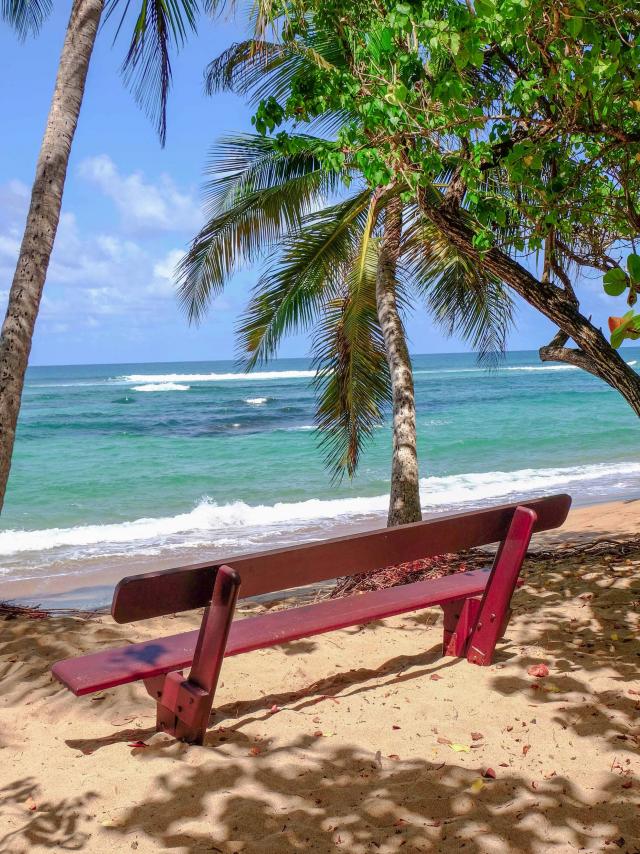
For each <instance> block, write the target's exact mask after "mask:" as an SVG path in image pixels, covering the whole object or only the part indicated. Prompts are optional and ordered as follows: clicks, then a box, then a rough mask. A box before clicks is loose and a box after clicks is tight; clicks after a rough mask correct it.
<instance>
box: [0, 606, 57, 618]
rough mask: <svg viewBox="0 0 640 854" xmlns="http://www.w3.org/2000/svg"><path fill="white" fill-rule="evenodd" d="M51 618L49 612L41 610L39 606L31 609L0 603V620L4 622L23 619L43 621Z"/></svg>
mask: <svg viewBox="0 0 640 854" xmlns="http://www.w3.org/2000/svg"><path fill="white" fill-rule="evenodd" d="M49 616H51V615H50V613H49V611H45V610H43V609H42V608H41V607H40V606H39V605H34V606H33V607H32V608H31V607H28V606H25V605H13V604H11V603H10V602H0V618H2V619H4V620H17V619H18V617H24V618H25V619H27V620H45V619H46V618H47V617H49Z"/></svg>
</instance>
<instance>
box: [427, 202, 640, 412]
mask: <svg viewBox="0 0 640 854" xmlns="http://www.w3.org/2000/svg"><path fill="white" fill-rule="evenodd" d="M419 200H420V206H421V209H422V212H423V213H424V214H425V216H427V217H428V218H429V219H430V220H431V221H432V222H433V223H435V225H437V226H438V228H440V230H441V231H442V232H443V234H445V235H446V236H447V238H448V239H449V240H450V241H451V242H452V243H453V244H454V245H455V246H456V247H457V248H458V249H459V250H460V251H461V252H463V253H464V254H465V255H467V256H468V257H471V258H474V259H475V260H476V261H477V262H478V264H481V265H482V266H484V267H485V268H486V269H487V270H489V271H490V272H491V273H493V274H494V275H496V276H498V277H499V278H500V279H501V280H502V281H503V282H504V283H505V284H507V285H508V286H509V287H511V288H512V289H513V290H514V291H515V292H516V293H518V294H520V296H521V297H522V298H523V299H525V300H526V301H527V302H528V303H529V304H530V305H532V306H533V307H534V308H536V309H537V310H538V311H539V312H541V314H544V316H545V317H548V318H549V320H551V321H553V323H555V325H556V326H557V327H558V328H559V329H560V330H561V333H563V334H561V333H559V334H558V335H556V337H555V338H554V341H553V342H552V343H551V344H550V345H549V346H548V347H543V348H542V351H541V357H542V358H543V359H547V360H548V359H549V358H552V357H555V358H557V359H558V360H559V361H566V362H569V363H570V364H574V365H576V366H579V367H581V368H582V369H583V370H586V371H589V373H591V374H594V376H597V377H599V378H600V379H601V380H604V382H606V383H608V385H610V386H611V387H612V388H614V389H616V391H618V392H620V394H621V395H622V396H623V397H624V399H625V400H626V401H627V403H628V404H629V406H631V408H632V409H633V411H634V412H635V413H636V415H639V416H640V376H639V375H638V374H636V372H635V371H634V370H632V368H631V367H630V366H629V365H627V363H626V362H625V360H624V359H623V358H622V356H621V355H620V354H619V353H618V351H617V350H615V349H614V348H613V347H612V346H611V344H610V343H609V342H608V341H607V339H606V338H605V337H604V335H603V334H602V332H601V331H600V329H597V328H596V327H595V326H593V324H592V323H590V322H589V320H588V319H587V318H586V317H585V316H584V315H583V314H581V313H580V310H579V308H578V306H577V304H576V302H575V299H572V298H571V295H570V294H566V293H565V291H564V290H563V289H562V288H559V287H557V286H556V285H553V284H552V283H551V282H542V281H539V280H538V279H536V277H535V276H534V275H532V274H531V273H530V272H529V271H528V270H526V269H525V268H524V267H522V266H521V265H520V264H518V262H517V261H514V260H513V258H510V257H509V256H508V255H505V254H504V253H503V252H501V251H500V250H499V249H490V250H489V251H488V252H483V253H480V252H478V250H477V249H475V248H474V246H473V235H472V232H471V230H470V229H469V228H468V226H467V225H466V224H465V223H464V222H463V220H462V218H461V216H460V213H459V212H458V211H455V210H451V209H448V208H447V207H440V208H436V207H434V206H432V205H431V204H429V202H428V200H427V199H426V198H425V196H424V194H423V193H422V192H421V193H420V194H419ZM569 338H571V339H573V341H575V343H576V344H577V345H578V348H579V349H578V350H575V349H568V348H565V347H563V346H558V344H559V343H560V342H562V344H564V343H566V341H567V340H568V339H569Z"/></svg>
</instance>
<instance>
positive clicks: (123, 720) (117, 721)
mask: <svg viewBox="0 0 640 854" xmlns="http://www.w3.org/2000/svg"><path fill="white" fill-rule="evenodd" d="M136 717H137V715H126V717H124V718H115V720H112V721H110V723H111V726H126V725H127V724H130V723H131V721H135V719H136Z"/></svg>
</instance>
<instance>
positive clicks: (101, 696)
mask: <svg viewBox="0 0 640 854" xmlns="http://www.w3.org/2000/svg"><path fill="white" fill-rule="evenodd" d="M106 696H107V695H106V694H94V695H93V697H92V698H91V702H92V703H97V701H98V700H104V699H105V697H106Z"/></svg>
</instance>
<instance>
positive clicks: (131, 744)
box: [127, 741, 149, 747]
mask: <svg viewBox="0 0 640 854" xmlns="http://www.w3.org/2000/svg"><path fill="white" fill-rule="evenodd" d="M127 747H149V745H148V744H147V743H146V741H130V742H129V743H128V744H127Z"/></svg>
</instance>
